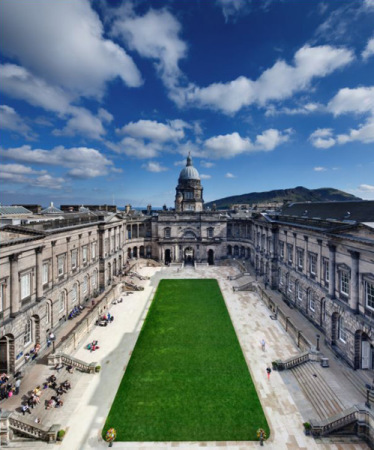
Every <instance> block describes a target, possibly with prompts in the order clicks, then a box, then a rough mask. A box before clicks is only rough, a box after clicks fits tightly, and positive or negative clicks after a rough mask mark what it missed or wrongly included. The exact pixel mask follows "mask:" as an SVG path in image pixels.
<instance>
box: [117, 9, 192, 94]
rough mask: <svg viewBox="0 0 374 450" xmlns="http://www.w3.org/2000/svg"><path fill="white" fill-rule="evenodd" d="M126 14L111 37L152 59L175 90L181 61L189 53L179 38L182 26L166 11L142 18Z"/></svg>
mask: <svg viewBox="0 0 374 450" xmlns="http://www.w3.org/2000/svg"><path fill="white" fill-rule="evenodd" d="M125 12H126V13H125V14H123V15H122V16H119V17H117V18H116V20H115V21H114V23H113V28H112V34H113V35H114V36H116V37H120V38H121V39H122V40H123V41H124V42H126V43H127V45H128V46H129V47H130V48H131V49H132V50H135V51H137V52H138V53H139V55H141V56H143V57H145V58H150V59H153V60H154V61H155V65H156V69H157V71H158V73H159V75H160V76H161V78H162V80H163V82H164V83H165V85H166V86H167V87H168V88H173V87H174V86H175V85H176V83H177V82H178V80H179V78H180V77H181V76H182V73H181V71H180V69H179V60H180V59H182V58H184V57H185V56H186V51H187V45H186V44H185V43H184V42H183V41H182V40H181V39H180V38H179V33H180V30H181V25H180V23H179V22H178V20H177V19H175V17H174V16H173V15H172V14H170V12H169V11H167V10H166V9H161V10H154V9H150V10H149V11H148V12H147V13H146V14H145V15H143V16H135V15H134V14H132V15H131V14H129V12H128V10H126V11H125Z"/></svg>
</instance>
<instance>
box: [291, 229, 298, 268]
mask: <svg viewBox="0 0 374 450" xmlns="http://www.w3.org/2000/svg"><path fill="white" fill-rule="evenodd" d="M296 244H297V234H296V233H294V234H293V252H292V260H293V261H292V263H293V266H294V267H297V252H296Z"/></svg>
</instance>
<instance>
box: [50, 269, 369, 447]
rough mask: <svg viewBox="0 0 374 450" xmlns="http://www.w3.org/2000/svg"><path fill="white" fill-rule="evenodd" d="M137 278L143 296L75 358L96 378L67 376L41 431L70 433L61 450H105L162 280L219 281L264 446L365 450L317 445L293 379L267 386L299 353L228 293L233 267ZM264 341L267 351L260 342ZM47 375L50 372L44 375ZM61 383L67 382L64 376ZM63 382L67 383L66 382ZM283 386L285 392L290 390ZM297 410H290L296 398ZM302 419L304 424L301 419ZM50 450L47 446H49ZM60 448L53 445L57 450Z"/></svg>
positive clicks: (119, 309)
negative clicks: (113, 412) (114, 407)
mask: <svg viewBox="0 0 374 450" xmlns="http://www.w3.org/2000/svg"><path fill="white" fill-rule="evenodd" d="M139 272H140V273H141V274H142V275H148V276H150V277H151V279H150V280H149V281H148V280H147V281H143V282H142V284H143V285H144V291H139V292H134V293H132V294H130V295H128V296H125V297H123V302H122V303H118V304H116V305H112V307H111V310H110V312H111V314H112V315H113V316H114V321H113V323H112V324H110V325H109V326H107V327H95V328H94V330H93V331H92V332H91V333H90V335H88V336H87V339H86V341H85V342H82V344H81V345H80V347H79V349H78V350H77V352H76V353H75V354H74V356H75V357H77V358H79V359H82V360H84V361H87V362H92V361H96V362H98V364H100V365H101V366H102V370H101V372H100V373H99V374H95V375H88V374H78V373H75V374H74V375H72V376H70V378H72V382H73V384H74V388H73V389H72V391H71V392H69V393H68V394H65V395H66V402H65V405H64V407H63V408H61V409H58V410H53V411H46V412H45V417H43V420H44V423H45V424H47V422H51V423H61V424H62V425H63V426H66V427H67V434H66V436H65V439H64V441H63V442H62V443H61V444H58V448H61V449H66V450H75V449H77V450H78V449H79V450H80V449H85V450H89V449H100V448H107V445H108V444H106V443H104V442H103V441H102V440H101V437H100V434H101V429H102V427H103V425H104V422H105V419H106V416H107V414H108V412H109V409H110V406H111V404H112V402H113V399H114V397H115V395H116V391H117V387H118V386H119V383H120V381H121V379H122V376H123V373H124V371H125V370H126V366H127V364H128V361H129V359H130V356H131V353H132V350H133V348H134V346H135V343H136V340H137V337H138V335H139V332H140V330H141V327H142V324H143V322H144V319H145V317H146V314H147V311H148V308H149V306H150V303H151V300H152V298H153V295H154V292H155V290H156V288H157V285H158V282H159V280H160V279H162V278H216V279H218V281H219V284H220V287H221V290H222V293H223V296H224V298H225V301H226V304H227V307H228V310H229V313H230V316H231V319H232V322H233V324H234V327H235V329H236V332H237V335H238V338H239V341H240V344H241V346H242V349H243V353H244V355H245V357H246V360H247V362H248V366H249V368H250V372H251V375H252V378H253V380H254V383H255V385H256V388H257V392H258V394H259V397H260V400H261V403H262V406H263V409H264V412H265V414H266V416H267V419H268V423H269V426H270V428H271V436H270V439H269V440H268V441H266V442H265V444H264V446H266V447H267V448H269V449H270V448H271V449H279V450H281V449H288V450H292V449H295V450H296V449H308V450H309V449H331V450H333V449H366V448H368V447H367V446H366V445H365V444H364V443H360V442H358V441H356V442H355V443H350V442H349V440H346V441H345V443H344V442H333V441H329V440H327V441H325V442H318V443H317V442H316V441H314V439H313V438H311V437H307V436H305V435H304V431H303V426H302V423H303V422H304V421H306V420H308V419H310V417H309V416H308V415H307V414H308V402H307V400H306V399H305V398H304V397H303V395H302V392H301V391H300V389H299V388H298V384H297V381H296V380H293V379H292V377H289V378H287V380H286V381H287V383H286V382H285V379H284V377H283V378H282V377H281V375H280V374H279V373H278V372H272V374H271V377H270V380H268V379H267V376H266V368H267V367H268V366H271V362H272V361H273V360H275V359H285V358H288V357H290V356H292V355H294V354H297V353H298V349H297V347H296V345H295V344H294V342H293V341H292V339H291V338H290V337H289V336H288V335H287V334H286V333H285V331H284V330H283V329H282V327H281V326H280V324H279V323H278V322H277V321H274V320H271V318H270V313H269V310H268V309H267V308H266V307H265V305H264V304H263V303H262V301H261V300H260V299H259V297H258V296H257V294H255V293H250V292H233V290H232V285H233V282H232V281H229V280H227V276H228V275H234V274H235V273H237V272H236V269H235V268H231V267H213V266H212V267H199V268H198V269H197V270H194V269H193V268H192V267H191V268H185V269H183V270H181V271H178V270H177V268H151V267H144V268H143V269H140V270H139ZM94 339H95V340H98V341H99V347H100V348H99V350H97V351H95V352H93V353H90V352H89V351H88V350H86V349H85V347H86V345H87V344H88V343H89V342H91V341H92V340H94ZM262 339H265V341H266V350H265V351H263V350H262V348H261V344H260V341H261V340H262ZM45 371H46V373H47V372H48V371H49V372H50V369H49V368H46V369H45ZM64 375H65V374H64ZM65 378H66V376H65ZM287 386H288V387H287ZM290 392H292V395H293V397H294V398H296V401H297V403H295V400H294V398H293V397H292V396H291V393H290ZM303 414H304V416H303ZM48 447H49V448H51V446H48ZM114 447H115V448H118V449H121V448H123V449H151V448H172V447H178V448H181V449H185V448H197V447H206V448H219V447H226V448H230V449H238V450H239V449H244V448H255V447H256V448H257V447H259V443H258V442H169V443H167V442H162V443H150V442H147V443H122V442H116V443H115V444H114ZM56 448H57V445H56Z"/></svg>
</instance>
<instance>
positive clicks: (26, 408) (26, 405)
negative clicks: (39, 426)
mask: <svg viewBox="0 0 374 450" xmlns="http://www.w3.org/2000/svg"><path fill="white" fill-rule="evenodd" d="M25 412H28V413H29V414H31V411H30V408H29V405H28V404H25V405H22V414H23V415H25Z"/></svg>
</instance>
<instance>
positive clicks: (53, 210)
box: [41, 202, 63, 214]
mask: <svg viewBox="0 0 374 450" xmlns="http://www.w3.org/2000/svg"><path fill="white" fill-rule="evenodd" d="M41 214H63V212H62V211H61V209H58V208H56V206H54V204H53V202H51V204H50V205H49V206H48V208H45V209H42V211H41Z"/></svg>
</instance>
